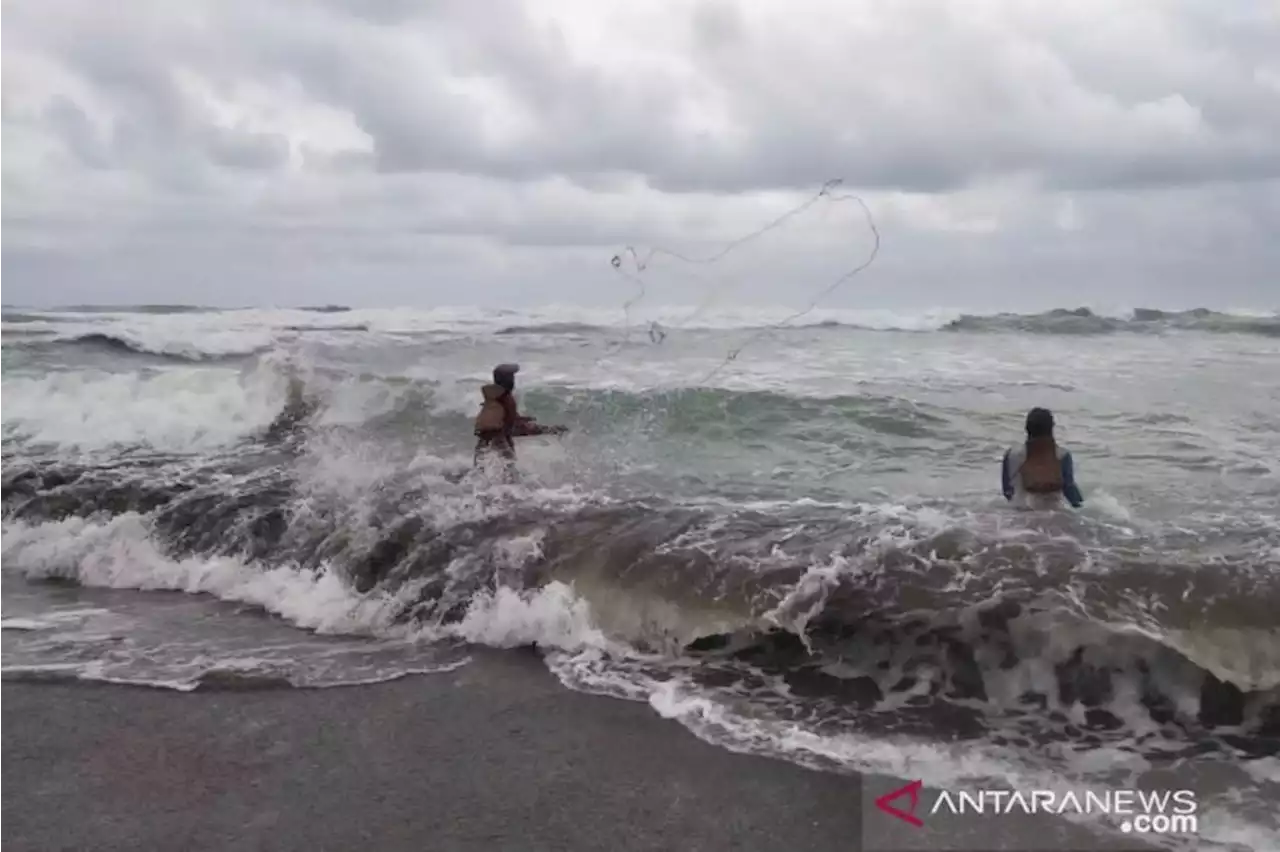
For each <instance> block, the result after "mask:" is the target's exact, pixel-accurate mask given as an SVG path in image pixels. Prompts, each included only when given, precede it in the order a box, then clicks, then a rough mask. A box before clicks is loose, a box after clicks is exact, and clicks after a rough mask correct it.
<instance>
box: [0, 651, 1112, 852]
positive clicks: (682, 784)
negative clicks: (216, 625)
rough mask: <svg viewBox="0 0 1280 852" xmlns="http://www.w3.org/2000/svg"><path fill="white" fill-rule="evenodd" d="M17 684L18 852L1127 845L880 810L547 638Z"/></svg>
mask: <svg viewBox="0 0 1280 852" xmlns="http://www.w3.org/2000/svg"><path fill="white" fill-rule="evenodd" d="M3 698H4V701H3V720H4V743H3V754H4V766H3V773H4V792H3V797H4V841H5V843H6V849H8V850H9V852H17V851H18V850H24V851H25V850H41V852H48V850H73V849H74V850H115V849H119V850H125V849H128V850H151V849H155V850H179V849H180V850H189V852H196V851H197V850H221V849H242V850H243V849H255V850H304V849H305V850H347V849H366V850H414V852H420V850H467V851H468V852H471V850H556V849H563V850H573V852H580V850H609V852H630V850H721V849H749V850H800V849H813V850H842V852H851V851H852V850H859V849H868V850H891V849H907V848H933V849H940V848H951V849H970V850H981V849H1045V850H1049V849H1052V850H1069V849H1099V848H1102V849H1116V848H1119V847H1117V846H1116V845H1115V844H1114V842H1113V840H1112V838H1104V837H1102V836H1100V835H1094V834H1093V833H1092V832H1088V831H1086V830H1084V829H1082V828H1080V827H1077V826H1074V825H1070V824H1067V823H1064V822H1062V821H1060V820H1056V819H1049V818H1044V819H1021V820H1015V819H1011V818H1003V819H1001V821H1000V822H999V823H998V824H997V823H987V824H985V825H983V824H977V823H974V822H973V821H972V818H968V819H969V820H970V822H969V823H968V824H963V823H957V822H954V821H953V822H952V823H951V824H948V823H947V822H945V821H943V820H940V819H935V818H931V819H930V821H929V823H928V824H927V825H926V826H925V827H924V828H923V829H917V828H914V827H911V826H908V825H905V824H903V823H899V822H897V821H896V820H893V819H892V818H890V817H887V816H886V815H884V814H882V813H879V812H878V811H875V810H874V809H873V808H872V807H871V803H870V799H871V798H873V797H874V795H878V794H879V793H881V792H884V791H886V790H889V789H892V787H893V786H894V784H895V782H894V781H892V780H891V779H867V780H866V781H865V784H866V786H867V788H868V790H869V794H868V796H867V797H866V798H867V801H865V802H864V801H862V797H861V793H862V788H863V784H864V781H863V779H860V778H857V777H853V776H842V775H837V774H828V773H819V772H814V771H810V770H806V769H802V768H799V767H797V766H794V765H791V764H788V763H785V762H781V761H777V760H771V759H766V758H759V757H751V756H746V755H739V754H733V753H730V752H728V751H724V750H722V749H719V748H716V747H713V746H711V745H708V744H706V743H703V742H701V741H699V740H698V739H696V738H695V737H694V736H693V735H692V734H690V733H689V732H688V731H686V730H685V729H684V728H682V727H680V726H679V725H677V724H676V723H674V722H670V721H667V720H663V719H661V718H660V717H658V716H657V715H656V714H655V713H654V712H653V711H652V710H651V709H650V708H648V707H646V706H645V705H642V704H637V703H630V702H625V701H619V700H614V699H608V698H600V697H594V696H588V695H582V694H576V693H573V692H569V691H567V690H565V689H564V688H563V687H562V686H561V685H560V684H559V683H557V682H556V681H555V680H554V678H552V677H551V676H550V675H548V674H547V672H546V671H545V670H544V669H543V668H542V666H541V665H540V664H539V662H538V660H537V659H536V657H535V656H534V655H532V654H510V653H508V654H505V655H504V654H500V653H481V654H479V655H477V656H476V657H475V658H474V659H473V661H472V663H471V664H470V665H468V666H465V667H463V668H462V669H460V670H458V671H456V672H454V673H451V674H445V675H435V676H428V677H410V678H405V679H402V680H399V681H395V682H391V683H385V684H380V685H376V686H366V687H349V688H336V689H323V690H298V689H265V690H257V691H212V692H196V693H187V694H183V693H177V692H168V691H163V690H154V689H139V688H133V687H122V686H106V685H104V686H85V685H73V684H34V683H21V682H16V681H8V682H6V683H5V684H4V686H3ZM1127 848H1135V847H1134V846H1133V845H1132V844H1130V845H1129V846H1128V847H1127Z"/></svg>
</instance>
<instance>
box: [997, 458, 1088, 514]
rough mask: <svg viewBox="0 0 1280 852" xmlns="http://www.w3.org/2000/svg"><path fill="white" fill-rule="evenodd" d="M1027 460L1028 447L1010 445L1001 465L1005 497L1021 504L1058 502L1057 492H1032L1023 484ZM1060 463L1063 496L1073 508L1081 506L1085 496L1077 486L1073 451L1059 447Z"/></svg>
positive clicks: (1040, 504)
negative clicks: (1024, 465)
mask: <svg viewBox="0 0 1280 852" xmlns="http://www.w3.org/2000/svg"><path fill="white" fill-rule="evenodd" d="M1026 460H1027V447H1026V445H1025V444H1018V445H1017V446H1014V447H1010V448H1009V449H1008V450H1007V451H1006V452H1005V454H1004V462H1003V463H1002V464H1001V466H1000V490H1001V491H1003V492H1004V498H1005V499H1006V500H1009V501H1010V502H1013V503H1016V504H1018V505H1020V506H1026V507H1032V508H1047V507H1046V506H1045V504H1046V503H1050V502H1052V503H1056V502H1057V501H1058V495H1057V494H1032V493H1030V492H1028V491H1027V490H1026V488H1024V487H1023V485H1022V465H1023V463H1024V462H1025V461H1026ZM1058 463H1059V464H1061V465H1062V496H1063V497H1065V498H1067V502H1068V503H1070V504H1071V505H1072V507H1073V508H1076V509H1078V508H1080V506H1081V505H1083V503H1084V497H1083V496H1082V495H1081V494H1080V489H1079V488H1078V487H1077V486H1076V475H1075V464H1074V462H1072V460H1071V453H1069V452H1067V451H1066V450H1064V449H1062V447H1058Z"/></svg>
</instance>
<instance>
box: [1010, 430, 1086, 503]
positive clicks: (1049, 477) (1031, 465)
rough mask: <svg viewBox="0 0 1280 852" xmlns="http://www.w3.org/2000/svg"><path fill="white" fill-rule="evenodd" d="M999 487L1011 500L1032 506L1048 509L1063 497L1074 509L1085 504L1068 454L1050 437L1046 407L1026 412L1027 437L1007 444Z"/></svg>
mask: <svg viewBox="0 0 1280 852" xmlns="http://www.w3.org/2000/svg"><path fill="white" fill-rule="evenodd" d="M1000 490H1001V491H1003V492H1004V497H1005V499H1006V500H1008V501H1010V502H1014V501H1016V502H1017V503H1018V504H1019V505H1020V506H1023V507H1026V508H1032V509H1051V508H1054V507H1056V506H1059V505H1061V499H1062V498H1063V497H1065V498H1066V499H1067V502H1068V503H1070V504H1071V506H1072V507H1073V508H1076V509H1078V508H1080V506H1081V505H1083V504H1084V497H1082V496H1081V494H1080V489H1079V488H1078V487H1077V486H1076V478H1075V463H1074V462H1073V461H1072V458H1071V453H1069V452H1067V451H1066V450H1064V449H1062V447H1059V446H1058V444H1057V442H1056V441H1054V439H1053V414H1052V413H1051V412H1050V411H1049V410H1048V409H1047V408H1033V409H1031V411H1030V412H1028V413H1027V440H1026V443H1024V444H1022V445H1021V446H1015V447H1010V448H1009V450H1008V451H1007V452H1006V453H1005V454H1004V462H1003V463H1002V464H1001V467H1000Z"/></svg>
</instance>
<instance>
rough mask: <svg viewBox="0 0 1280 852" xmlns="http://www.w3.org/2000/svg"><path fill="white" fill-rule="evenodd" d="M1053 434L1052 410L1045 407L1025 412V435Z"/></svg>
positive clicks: (1040, 436) (1037, 436)
mask: <svg viewBox="0 0 1280 852" xmlns="http://www.w3.org/2000/svg"><path fill="white" fill-rule="evenodd" d="M1051 434H1053V412H1051V411H1049V409H1047V408H1033V409H1031V410H1030V411H1028V412H1027V437H1028V438H1043V437H1044V436H1046V435H1051Z"/></svg>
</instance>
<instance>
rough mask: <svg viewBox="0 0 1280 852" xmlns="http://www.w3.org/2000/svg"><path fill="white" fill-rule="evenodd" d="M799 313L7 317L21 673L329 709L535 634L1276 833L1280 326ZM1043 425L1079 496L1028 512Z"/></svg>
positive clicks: (948, 749) (767, 714)
mask: <svg viewBox="0 0 1280 852" xmlns="http://www.w3.org/2000/svg"><path fill="white" fill-rule="evenodd" d="M782 313H785V312H782ZM779 315H780V314H779ZM777 316H778V315H773V314H769V313H768V312H760V311H756V312H751V311H739V312H736V313H733V312H726V311H723V310H722V311H720V312H719V313H715V314H709V313H707V312H703V313H702V314H700V315H699V317H698V319H697V321H696V322H684V323H681V322H680V319H681V314H680V312H679V311H677V310H675V309H671V310H670V311H667V312H665V313H664V312H662V311H657V312H654V311H651V312H650V316H649V317H647V318H645V319H644V320H642V321H639V325H637V326H634V327H626V328H624V327H622V325H621V322H620V319H619V317H618V316H617V314H616V312H612V313H611V312H591V311H587V310H583V309H573V308H558V309H551V308H549V309H546V310H543V311H526V312H495V311H490V310H482V309H470V310H463V309H456V310H449V311H445V310H438V311H407V310H406V311H346V310H337V309H315V310H292V311H256V310H246V311H206V310H200V309H188V308H183V309H179V308H169V307H152V308H145V309H136V310H133V311H111V310H103V309H84V310H76V311H59V312H34V311H20V310H19V309H6V310H5V313H4V325H3V462H4V472H3V488H4V493H3V505H4V526H3V557H4V562H3V565H4V570H3V578H4V587H3V604H4V621H3V627H4V644H3V668H4V672H5V676H6V677H9V678H55V679H63V678H81V679H90V680H110V681H120V682H128V683H137V684H149V685H154V686H161V687H169V688H176V689H194V688H205V687H208V688H216V687H221V688H226V687H229V686H236V685H242V686H247V685H253V684H255V683H259V682H266V683H269V684H276V685H288V684H292V685H295V686H298V687H324V686H337V685H344V684H360V683H368V682H376V681H378V680H384V679H388V678H393V677H402V676H406V675H426V676H429V675H430V673H432V672H438V671H443V670H449V669H453V668H456V667H458V666H464V665H466V663H467V653H468V648H470V647H474V646H475V645H476V644H481V645H491V646H497V647H515V646H522V645H529V644H534V643H536V645H537V646H538V647H539V648H540V649H541V651H542V653H543V656H544V659H545V661H546V664H547V665H548V667H549V668H550V669H551V670H552V671H553V672H554V673H555V674H556V675H557V676H558V677H559V678H560V680H561V681H562V682H563V683H564V684H565V685H566V686H567V687H569V688H572V689H580V690H585V691H591V692H599V693H604V694H608V695H614V696H618V697H622V698H627V699H633V700H640V701H647V702H648V703H649V704H650V705H651V706H652V707H653V708H654V710H655V711H656V712H658V713H660V714H662V715H664V716H668V717H671V718H673V719H677V720H679V721H680V722H681V723H683V724H684V725H686V726H688V727H689V728H690V729H692V730H693V731H694V732H695V733H697V734H698V735H699V736H701V737H703V738H705V739H707V740H710V741H712V742H714V743H717V744H720V745H722V746H725V747H727V748H733V749H739V750H745V751H752V752H757V753H764V754H771V755H774V756H778V757H782V758H785V759H790V760H794V761H797V762H801V763H804V764H806V765H810V766H815V767H817V768H822V769H830V770H834V771H839V770H865V771H874V772H882V773H890V774H894V775H898V776H902V777H909V778H921V779H923V780H924V781H925V783H926V784H927V785H931V786H940V785H954V784H958V785H965V784H982V783H988V782H990V781H992V780H994V781H996V782H999V783H1001V784H1008V783H1016V784H1019V785H1022V786H1025V787H1036V788H1045V787H1048V788H1069V789H1074V790H1078V789H1081V788H1082V787H1090V786H1091V787H1098V788H1106V787H1116V786H1131V785H1134V784H1137V783H1140V782H1141V779H1142V778H1143V777H1145V776H1146V775H1147V774H1148V773H1150V772H1152V771H1166V772H1172V773H1173V775H1174V777H1177V778H1180V779H1183V780H1185V781H1186V782H1187V784H1188V785H1189V786H1194V787H1195V788H1196V789H1197V790H1198V791H1199V792H1200V794H1201V797H1200V808H1201V810H1200V815H1201V819H1200V823H1201V825H1200V829H1201V837H1200V838H1198V839H1197V840H1196V841H1186V842H1183V843H1181V846H1182V848H1215V847H1214V845H1215V844H1216V846H1217V848H1238V849H1274V848H1277V846H1280V818H1277V817H1276V815H1275V813H1274V803H1275V802H1276V801H1278V800H1280V467H1278V466H1277V459H1280V434H1278V432H1277V429H1276V425H1277V419H1278V418H1280V317H1277V316H1275V315H1265V314H1259V315H1249V316H1244V315H1227V314H1219V313H1213V312H1208V311H1195V312H1185V313H1176V314H1175V313H1164V312H1160V311H1150V310H1148V311H1137V312H1132V313H1128V314H1125V315H1120V316H1105V315H1100V314H1096V313H1092V312H1089V311H1082V310H1077V311H1057V312H1050V313H1047V314H1040V315H1035V316H1020V315H998V316H963V315H949V314H946V313H944V312H934V313H931V314H922V315H920V316H913V317H905V316H893V315H890V314H884V313H879V314H872V313H856V312H832V311H827V312H815V313H814V314H812V315H810V316H808V317H806V318H805V322H807V323H809V324H808V325H804V326H802V327H791V328H786V329H782V330H778V329H769V328H767V326H768V324H769V323H770V322H773V321H775V320H776V319H777ZM630 319H631V320H632V321H636V318H635V317H631V318H630ZM652 319H657V320H659V321H660V322H661V323H663V325H661V326H659V327H647V323H648V322H649V321H650V320H652ZM650 332H657V333H650ZM744 344H746V345H745V348H742V349H741V352H740V353H739V354H738V355H737V357H736V358H734V359H732V360H730V361H727V362H726V357H727V355H728V354H729V353H730V352H733V351H734V350H735V349H737V348H739V347H742V346H743V345H744ZM510 360H516V361H519V362H520V363H521V365H522V371H521V374H520V386H519V390H518V392H519V396H520V400H521V406H522V408H523V409H524V411H525V413H529V414H534V415H537V416H538V417H539V419H541V420H543V421H544V422H549V423H550V422H562V423H565V424H567V425H569V426H570V427H571V429H572V432H571V433H570V434H569V435H567V436H565V437H563V438H538V439H527V440H525V441H523V442H522V443H521V445H520V468H521V471H522V478H521V481H520V482H518V483H516V484H501V483H497V482H495V481H494V480H492V479H491V478H488V477H486V476H484V475H483V474H477V473H475V472H473V471H472V470H471V451H472V443H473V442H472V439H471V437H470V420H471V417H472V416H473V415H474V413H475V411H476V409H477V406H478V402H479V387H480V385H481V384H482V383H483V382H484V381H486V377H487V374H488V372H489V370H490V369H491V368H492V366H493V364H495V363H497V362H499V361H510ZM1033 405H1043V406H1048V407H1050V408H1052V409H1053V410H1054V412H1055V415H1056V416H1057V419H1058V423H1059V427H1058V438H1059V440H1060V442H1062V443H1063V444H1064V445H1065V446H1067V447H1068V448H1069V449H1071V450H1072V451H1073V453H1074V455H1075V459H1076V468H1077V475H1078V477H1079V480H1080V484H1081V486H1082V488H1083V490H1084V493H1085V497H1086V506H1085V508H1084V509H1083V510H1082V511H1079V512H1072V511H1069V510H1064V511H1061V512H1049V513H1029V512H1019V511H1015V510H1012V509H1010V508H1009V507H1008V506H1007V505H1006V504H1005V502H1004V500H1003V498H1001V497H1000V495H999V490H998V485H999V469H998V465H999V459H1000V456H1001V454H1002V452H1003V450H1004V449H1005V448H1006V447H1007V446H1008V445H1009V444H1011V443H1013V442H1015V441H1018V440H1019V439H1020V433H1021V423H1022V418H1023V416H1024V414H1025V412H1026V410H1027V409H1028V408H1030V407H1031V406H1033ZM173 592H187V593H189V594H187V595H181V594H173ZM1168 842H1169V843H1170V845H1172V846H1178V845H1179V843H1178V842H1177V841H1174V840H1170V841H1168Z"/></svg>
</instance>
